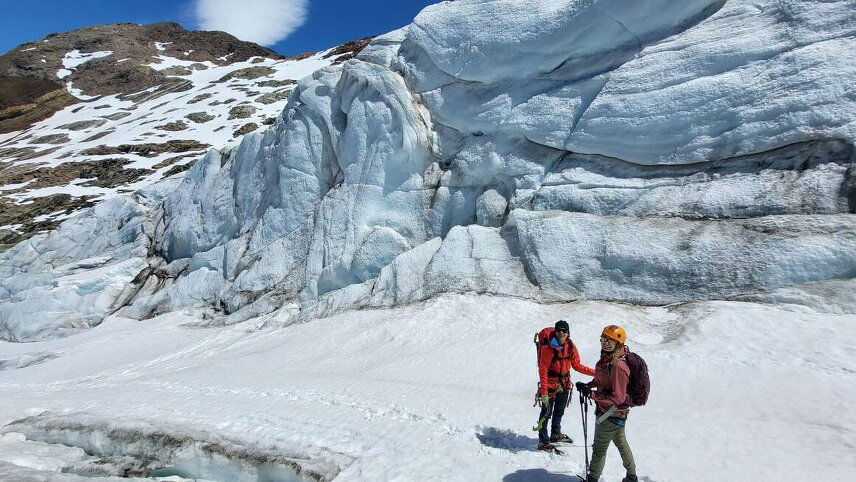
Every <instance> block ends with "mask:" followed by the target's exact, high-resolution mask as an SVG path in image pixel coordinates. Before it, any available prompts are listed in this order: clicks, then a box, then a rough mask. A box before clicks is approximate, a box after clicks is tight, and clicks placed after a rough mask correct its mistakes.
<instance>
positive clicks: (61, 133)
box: [0, 24, 365, 246]
mask: <svg viewBox="0 0 856 482" xmlns="http://www.w3.org/2000/svg"><path fill="white" fill-rule="evenodd" d="M164 25H166V26H169V24H156V25H152V26H138V25H133V24H123V25H111V26H103V27H93V28H89V29H81V30H77V31H72V32H68V33H65V34H62V36H63V37H66V36H67V37H72V39H71V40H69V41H68V42H65V43H63V44H64V45H69V47H68V48H70V46H71V45H78V44H82V43H84V42H85V41H86V39H88V37H87V36H92V35H96V39H95V40H91V39H90V42H93V43H94V44H101V43H103V42H106V41H107V40H109V35H108V34H107V33H103V32H100V30H104V29H110V32H108V33H113V34H115V35H130V34H132V33H134V32H136V31H137V30H141V29H146V28H148V29H149V30H153V31H155V32H160V30H158V28H159V27H163V26H164ZM161 30H162V29H161ZM129 31H130V32H129ZM160 34H161V35H167V36H170V35H171V36H174V37H176V38H179V39H183V37H182V36H191V35H192V36H197V37H199V38H198V39H196V40H197V41H199V42H201V41H202V40H206V41H207V42H208V44H211V45H208V44H206V45H204V46H203V45H198V46H197V48H198V49H202V48H203V47H205V48H208V49H214V48H219V49H221V50H228V49H230V48H232V49H235V50H233V52H232V53H231V54H225V55H223V56H222V57H218V58H213V56H214V55H216V54H210V53H209V54H207V56H203V55H202V54H201V52H199V51H197V50H195V49H192V48H190V46H193V45H194V43H193V42H190V43H188V42H189V41H187V40H186V39H184V40H185V42H184V45H187V46H188V48H189V50H185V51H181V50H180V49H179V50H177V49H176V48H175V46H174V45H171V42H153V41H152V39H136V38H128V39H125V42H126V43H117V44H116V48H119V47H121V48H123V50H122V51H119V52H113V51H110V50H98V51H93V52H84V53H82V52H81V51H80V50H77V49H75V50H69V51H63V50H62V48H61V46H60V45H55V46H52V47H51V48H50V49H49V48H48V46H49V45H53V44H57V43H61V42H60V40H57V39H56V37H55V36H54V37H51V38H50V39H45V40H46V41H49V42H53V44H50V43H48V44H44V43H41V42H38V43H36V44H35V45H36V46H35V47H27V45H31V44H25V45H22V46H21V47H19V48H17V49H15V50H13V51H12V52H10V53H9V54H6V55H5V56H0V72H2V68H3V67H6V65H5V64H8V63H10V62H13V61H14V62H17V63H18V64H22V63H24V64H25V63H26V62H27V61H32V62H36V63H37V64H36V65H35V66H32V65H30V67H32V68H33V69H36V67H37V66H39V65H42V64H40V63H38V61H43V62H45V64H44V65H49V64H50V62H49V61H48V60H47V59H51V58H52V56H53V57H57V58H60V59H61V61H62V63H61V66H62V68H60V69H58V70H56V71H55V72H53V71H51V72H43V73H42V74H44V75H48V76H49V78H52V79H55V80H59V81H61V82H63V83H64V84H65V89H66V90H68V91H69V92H70V93H71V94H73V97H72V96H70V97H71V98H72V99H74V103H71V105H68V106H67V107H65V108H63V109H61V110H59V111H58V112H56V113H55V114H53V115H52V116H50V117H48V118H47V119H44V120H41V121H37V122H33V123H32V124H31V125H29V126H28V127H27V128H25V129H23V130H15V131H12V132H7V133H2V134H0V205H2V209H3V211H5V213H4V215H3V216H0V246H2V245H4V244H9V242H10V241H19V240H21V239H24V238H25V237H28V236H29V235H31V234H32V233H34V232H37V231H43V230H46V229H50V228H52V227H54V226H55V225H56V224H57V222H58V221H61V220H63V219H67V218H69V217H71V216H73V215H74V214H77V213H78V212H79V211H80V210H81V209H82V208H85V207H88V206H91V205H94V204H96V203H98V202H100V201H104V200H106V199H109V198H111V197H113V196H115V195H117V194H121V193H130V192H134V191H136V190H137V189H140V188H142V187H145V186H148V185H150V184H152V183H154V182H156V181H158V180H160V179H162V178H164V177H168V176H172V175H176V174H178V173H181V172H183V171H185V170H187V168H189V167H190V166H191V165H192V163H193V162H194V161H195V160H196V159H198V158H199V157H201V156H202V154H203V153H204V151H205V150H206V149H207V148H208V147H214V148H217V149H229V148H230V147H233V146H235V145H237V144H238V142H239V141H240V139H241V137H242V136H243V135H244V134H246V133H248V132H252V131H253V130H256V129H260V128H264V127H265V126H266V125H270V124H272V123H273V121H274V119H275V118H276V116H277V115H278V114H279V113H280V112H281V111H282V108H283V106H284V105H285V102H286V99H287V97H288V95H289V93H290V92H291V90H292V89H293V88H294V85H295V84H296V80H297V79H300V78H302V77H305V76H306V75H309V74H310V73H312V72H313V71H315V70H317V69H319V68H321V67H324V66H328V65H331V64H332V63H334V62H340V61H342V60H343V59H345V58H349V57H351V56H352V55H353V52H354V51H358V50H359V48H360V47H361V46H362V45H363V44H364V43H365V42H364V41H356V42H352V43H351V44H346V45H343V46H339V47H334V48H331V49H328V50H326V51H322V52H318V53H315V54H310V53H307V54H303V55H300V56H296V57H291V58H282V57H281V56H279V55H274V53H273V52H272V51H269V52H268V53H269V54H270V55H271V56H270V57H267V56H262V55H253V56H249V57H247V53H246V52H239V50H240V49H241V48H245V49H252V48H255V49H256V50H259V51H260V52H264V51H265V50H266V49H263V48H261V47H259V46H256V45H254V44H249V43H246V42H240V41H238V40H237V39H234V38H233V37H230V36H228V35H226V34H223V33H222V32H187V31H185V30H184V29H181V28H180V27H178V26H175V28H174V29H172V30H170V29H167V31H165V32H160ZM220 36H226V37H229V38H231V39H232V40H233V41H234V42H235V43H236V45H234V46H230V45H223V43H224V42H226V40H228V39H225V40H224V39H219V37H220ZM163 38H164V39H165V38H171V37H163ZM96 41H97V42H96ZM146 42H147V43H146ZM218 42H219V43H218ZM176 45H178V44H176ZM43 46H44V47H43ZM348 47H350V48H348ZM92 48H94V47H92ZM146 48H148V49H149V50H150V51H151V52H153V53H148V51H143V52H139V51H138V50H140V49H143V50H144V49H146ZM39 49H43V50H39ZM45 49H46V50H45ZM57 49H59V50H57ZM37 52H41V53H40V54H37ZM62 52H64V54H61V53H62ZM236 53H238V55H235V54H236ZM123 54H125V55H132V57H123ZM241 54H243V58H245V60H235V59H239V58H240V57H241ZM26 55H30V56H33V55H35V56H34V57H33V58H30V57H25V56H26ZM22 57H24V58H22ZM203 58H209V59H210V60H200V59H203ZM9 59H11V60H9ZM230 59H231V60H230ZM7 68H8V67H7ZM122 69H125V70H122ZM134 69H136V70H134ZM140 69H143V70H144V71H146V72H148V73H149V74H150V75H151V76H157V77H156V78H155V79H153V80H151V81H150V82H149V84H153V85H152V86H151V87H148V88H146V89H143V90H139V91H133V90H132V89H133V87H134V82H135V81H138V79H137V78H136V77H134V72H137V71H138V70H140ZM19 71H22V72H23V73H27V71H26V70H23V69H19V70H15V71H13V72H17V73H18V74H19V77H17V79H20V80H21V81H23V82H36V81H37V79H35V78H31V77H22V75H23V74H22V73H20V72H19ZM36 74H38V72H36V73H35V74H32V75H36ZM0 75H2V73H0ZM98 76H102V77H104V78H105V79H106V80H104V81H102V82H100V83H99V82H96V81H95V80H93V79H97V78H98ZM3 79H8V78H7V77H3ZM158 79H162V80H158ZM75 82H78V83H79V84H80V85H81V86H83V87H86V88H87V89H88V91H90V92H98V93H100V95H88V94H86V93H84V91H83V90H82V89H80V88H78V83H75ZM7 83H8V82H7ZM144 85H148V84H144ZM0 92H2V95H4V96H6V95H9V96H13V94H15V91H14V86H10V85H6V84H3V83H0ZM51 95H54V94H51ZM65 95H68V94H65ZM13 100H14V99H13ZM22 102H23V101H22ZM3 104H5V102H4V103H3ZM3 104H0V107H2V106H3ZM28 105H29V104H28ZM15 109H16V107H10V108H9V109H6V111H9V113H8V114H7V113H6V111H3V109H0V118H2V119H5V118H6V117H7V116H8V115H14V114H15V113H16V111H15ZM0 132H3V131H2V130H0ZM12 244H14V243H12Z"/></svg>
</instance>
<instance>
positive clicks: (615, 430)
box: [588, 419, 636, 480]
mask: <svg viewBox="0 0 856 482" xmlns="http://www.w3.org/2000/svg"><path fill="white" fill-rule="evenodd" d="M610 442H613V443H615V446H616V447H618V453H620V454H621V461H622V462H624V468H625V469H626V470H627V473H628V474H633V475H635V474H636V462H634V461H633V452H631V451H630V445H629V444H628V443H627V437H625V436H624V427H622V426H620V425H617V424H616V423H614V422H613V421H612V420H610V419H606V420H604V421H603V422H601V423H600V425H598V426H596V427H595V429H594V442H592V455H591V464H589V473H588V479H589V480H597V479H598V478H599V477H600V474H601V473H602V472H603V465H604V464H605V463H606V449H608V448H609V443H610Z"/></svg>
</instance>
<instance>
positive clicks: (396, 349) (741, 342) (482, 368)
mask: <svg viewBox="0 0 856 482" xmlns="http://www.w3.org/2000/svg"><path fill="white" fill-rule="evenodd" d="M558 318H564V319H567V320H570V323H571V330H572V336H573V338H574V342H575V344H576V346H577V347H578V348H579V350H580V352H581V357H582V360H583V362H584V363H586V364H593V363H594V361H595V357H597V355H598V342H597V339H598V335H599V333H600V330H601V329H602V327H603V326H604V325H605V324H607V323H613V322H616V321H619V322H621V323H623V324H624V325H625V326H626V327H627V330H628V334H629V340H630V341H629V344H630V347H631V348H632V349H633V350H634V351H636V352H638V353H640V354H641V355H642V356H644V357H645V359H646V360H647V362H648V365H649V367H650V371H651V372H650V373H651V382H652V391H651V396H650V398H649V402H648V405H646V406H645V407H639V408H636V409H633V410H632V411H631V414H630V419H629V421H628V424H627V436H628V439H629V441H630V444H631V446H632V448H633V453H634V455H635V458H636V462H637V466H638V470H639V475H640V476H643V478H641V480H644V481H657V482H684V481H689V480H692V481H699V482H708V481H710V482H716V481H722V480H728V481H735V482H737V481H739V482H757V481H791V480H806V479H808V480H817V481H825V482H845V481H849V480H851V479H852V474H853V470H854V469H856V465H854V460H853V457H852V456H851V455H852V454H851V452H852V447H851V446H852V434H853V433H854V431H856V416H854V415H853V411H852V410H850V404H851V403H852V400H853V399H854V397H856V383H854V382H856V377H855V376H854V373H853V370H852V367H853V366H854V363H856V355H854V353H853V350H852V349H850V348H849V347H850V346H851V345H848V343H847V340H851V339H852V338H853V337H854V336H856V317H854V315H829V314H817V313H813V312H811V311H809V310H805V309H800V308H798V307H795V306H787V307H784V306H783V307H769V306H764V305H757V304H752V303H735V302H721V301H716V302H698V303H690V304H685V305H682V306H672V307H669V308H660V307H635V306H631V305H626V304H615V303H603V302H576V303H572V304H565V303H556V304H537V303H533V302H531V301H526V300H520V299H508V298H498V297H490V296H472V295H454V296H447V295H446V296H442V297H439V298H436V299H433V300H430V301H427V302H424V303H419V304H415V305H411V306H408V307H401V308H394V309H389V310H363V311H356V312H350V313H345V314H340V315H336V316H334V317H331V318H327V319H321V320H316V321H313V322H312V323H305V324H296V325H291V326H288V327H285V328H282V329H276V330H269V329H264V330H261V331H256V330H254V328H256V327H257V326H258V325H259V324H263V323H265V322H267V323H268V324H270V325H272V326H277V325H278V324H279V323H282V322H287V320H285V319H284V318H279V319H277V317H270V318H268V319H267V320H254V321H249V322H247V323H245V324H241V325H237V326H234V327H222V328H217V329H213V330H212V329H208V330H201V329H188V328H187V327H184V326H182V325H183V324H185V323H198V322H199V319H198V318H197V317H187V316H182V315H179V314H176V313H173V314H169V315H163V316H161V317H157V318H154V319H152V320H148V321H146V322H144V323H141V322H138V321H136V320H130V319H122V318H116V319H113V320H111V322H110V323H105V324H103V325H101V326H99V327H97V328H95V329H93V330H90V331H88V332H86V333H81V334H79V335H75V336H73V337H69V338H64V339H57V340H50V341H44V342H36V343H18V344H14V343H0V391H2V392H3V394H4V396H3V397H0V425H3V426H4V427H3V428H2V429H0V431H2V432H3V433H4V434H3V435H0V479H3V480H48V481H69V480H75V481H79V480H92V479H78V478H74V477H76V476H75V475H74V474H83V475H112V476H115V475H116V474H121V473H126V474H129V475H137V476H140V475H143V476H145V475H149V474H152V473H153V472H155V471H156V469H162V468H166V469H168V470H166V471H162V472H159V473H160V474H162V475H173V474H177V475H183V476H184V477H187V478H203V479H209V480H219V481H243V480H248V481H256V480H260V478H257V477H258V475H259V472H262V473H264V471H265V470H266V469H267V470H268V472H267V473H268V474H270V473H271V472H272V470H271V469H276V468H279V469H280V470H281V472H280V473H279V474H278V475H279V477H274V476H271V475H268V478H261V480H276V481H282V480H292V479H290V478H288V477H287V476H286V474H285V473H284V472H286V471H285V470H283V467H285V468H288V467H291V468H292V469H297V470H300V471H301V472H302V473H303V474H304V475H305V476H306V477H305V478H304V479H302V480H336V481H357V480H358V481H367V482H368V481H392V480H401V481H428V480H431V481H435V480H436V481H510V482H515V481H527V482H532V481H544V480H558V481H566V480H567V481H572V480H575V479H574V477H573V476H574V474H577V473H581V472H582V470H583V466H584V461H585V456H584V453H583V447H582V430H581V424H580V408H579V403H578V401H577V397H576V396H574V397H572V399H571V405H570V406H569V407H568V409H567V411H566V414H565V417H564V421H563V424H562V428H563V429H564V431H566V432H567V433H568V434H570V435H571V437H572V438H574V440H575V441H577V443H575V444H574V445H572V446H568V447H566V450H565V455H563V456H554V455H548V454H546V453H543V452H539V451H537V450H536V448H535V446H536V434H535V432H533V431H532V429H531V427H532V426H533V425H534V424H535V422H536V418H537V416H538V409H537V408H533V407H532V401H533V394H534V391H535V353H534V350H533V348H532V334H533V333H534V332H535V331H536V330H538V329H540V328H542V327H543V326H545V325H547V324H552V323H553V322H554V321H555V320H556V319H558ZM248 329H253V330H252V331H248ZM572 376H573V379H574V380H575V381H576V380H585V379H587V378H588V377H584V376H582V375H579V374H576V373H574V374H573V375H572ZM593 417H594V415H593V413H591V412H589V424H590V429H589V430H590V432H589V437H591V436H592V433H591V430H592V429H591V426H593V425H594V420H593ZM6 424H10V425H6ZM25 437H26V440H22V439H24V438H25ZM590 442H591V438H589V443H590ZM83 449H85V450H86V453H84V451H83ZM590 451H591V447H589V455H591V452H590ZM289 463H292V464H293V465H288V464H289ZM4 464H5V465H4ZM11 464H14V465H11ZM60 470H64V472H65V473H62V474H61V473H59V471H60ZM273 473H276V472H273ZM292 473H293V472H292ZM623 476H624V470H623V467H622V466H621V462H620V459H619V457H618V454H617V453H616V452H615V450H614V449H613V450H611V451H610V452H609V455H608V457H607V464H606V470H605V472H604V474H603V477H602V479H601V480H602V481H604V482H618V481H620V480H621V478H622V477H623ZM27 477H33V478H32V479H30V478H27ZM36 477H41V478H36ZM97 480H103V479H97ZM299 480H300V479H299Z"/></svg>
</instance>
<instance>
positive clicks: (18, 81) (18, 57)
mask: <svg viewBox="0 0 856 482" xmlns="http://www.w3.org/2000/svg"><path fill="white" fill-rule="evenodd" d="M71 51H79V52H82V53H84V54H85V53H88V52H110V54H109V55H106V56H104V57H99V58H93V59H92V60H89V61H87V62H86V63H83V64H82V65H79V66H78V67H77V68H75V69H74V70H73V71H71V72H69V73H68V75H67V76H64V77H63V78H60V77H59V76H58V72H61V71H62V69H64V65H63V59H64V58H65V56H66V55H67V53H68V52H71ZM185 53H186V54H185ZM159 55H165V56H172V57H181V58H183V59H186V60H193V61H197V62H203V61H207V62H214V63H216V64H220V65H225V64H228V63H232V62H238V61H245V60H247V59H249V58H251V57H267V58H272V59H281V58H284V57H283V56H282V55H279V54H277V53H276V52H274V51H273V50H270V49H268V48H265V47H261V46H259V45H256V44H253V43H250V42H244V41H241V40H238V39H236V38H235V37H233V36H231V35H229V34H227V33H225V32H192V31H187V30H185V29H184V28H182V27H181V26H180V25H179V24H177V23H159V24H152V25H138V24H133V23H121V24H113V25H101V26H96V27H88V28H83V29H79V30H73V31H71V32H64V33H57V34H50V35H48V36H46V37H45V38H43V39H39V40H36V41H33V42H28V43H26V44H23V45H20V46H19V47H17V48H15V49H13V50H11V51H9V52H8V53H6V54H5V55H2V56H0V92H2V94H3V95H0V133H3V132H12V131H15V130H20V129H21V128H23V127H25V126H26V125H29V124H31V123H32V122H34V121H37V120H41V119H44V118H47V117H50V115H52V114H53V113H54V112H56V111H57V110H59V109H61V108H62V107H65V106H66V105H70V104H71V103H73V102H77V100H75V99H74V98H73V97H72V96H70V95H68V94H67V93H65V83H66V82H72V83H73V85H74V86H75V87H76V88H78V89H81V90H82V91H83V93H84V94H86V95H109V94H117V93H127V94H130V93H133V92H139V91H141V90H144V89H147V88H149V87H152V86H155V85H158V84H161V83H163V82H164V81H166V80H167V76H168V75H171V74H170V73H168V72H159V71H157V70H155V69H153V68H151V67H148V66H147V64H151V63H153V62H157V61H158V60H157V58H158V56H159ZM123 59H125V60H123ZM119 60H123V61H122V62H118V61H119ZM200 65H202V64H200ZM203 66H204V65H203ZM172 75H174V74H172ZM49 93H52V94H53V96H52V97H47V98H45V97H44V96H45V95H47V94H49ZM62 94H65V95H62ZM60 99H61V100H60ZM13 107H16V108H17V109H15V110H12V108H13ZM13 114H14V115H13ZM24 116H25V117H24ZM13 119H16V120H15V122H14V123H13V122H10V121H11V120H13Z"/></svg>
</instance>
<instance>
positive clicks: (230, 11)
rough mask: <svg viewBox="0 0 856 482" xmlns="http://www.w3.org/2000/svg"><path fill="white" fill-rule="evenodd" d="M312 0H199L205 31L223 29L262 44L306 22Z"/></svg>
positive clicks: (274, 40)
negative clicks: (310, 0)
mask: <svg viewBox="0 0 856 482" xmlns="http://www.w3.org/2000/svg"><path fill="white" fill-rule="evenodd" d="M308 10H309V0H197V2H196V17H197V19H198V21H199V27H200V28H201V29H203V30H222V31H224V32H229V33H230V34H232V35H234V36H235V37H238V38H239V39H241V40H249V41H250V42H255V43H257V44H261V45H273V44H275V43H277V42H279V41H280V40H282V39H284V38H286V37H288V36H289V35H290V34H291V32H294V31H295V30H296V29H297V27H299V26H301V25H303V22H305V21H306V15H307V13H308Z"/></svg>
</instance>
